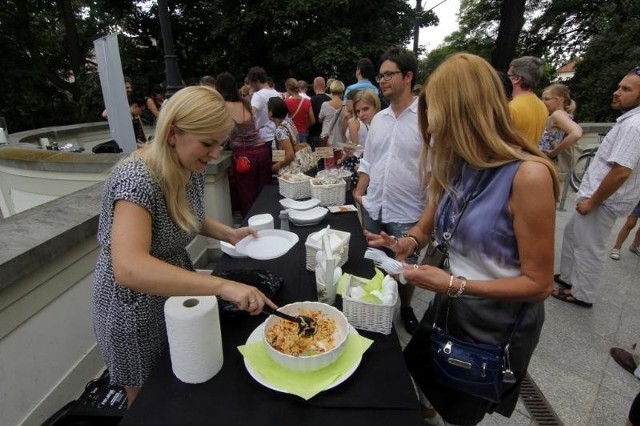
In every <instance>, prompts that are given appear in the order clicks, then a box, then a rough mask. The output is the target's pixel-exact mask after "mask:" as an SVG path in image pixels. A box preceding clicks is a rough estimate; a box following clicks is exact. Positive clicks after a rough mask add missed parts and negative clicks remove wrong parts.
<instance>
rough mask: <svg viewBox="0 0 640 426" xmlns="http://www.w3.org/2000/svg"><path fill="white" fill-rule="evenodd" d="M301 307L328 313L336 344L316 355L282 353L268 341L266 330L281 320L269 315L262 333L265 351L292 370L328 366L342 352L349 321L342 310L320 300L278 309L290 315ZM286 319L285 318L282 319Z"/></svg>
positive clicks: (310, 369) (297, 312)
mask: <svg viewBox="0 0 640 426" xmlns="http://www.w3.org/2000/svg"><path fill="white" fill-rule="evenodd" d="M301 309H305V310H311V311H321V312H322V313H324V314H325V315H329V316H330V317H331V318H333V319H335V321H336V336H335V341H336V346H335V347H334V348H333V349H331V350H330V351H327V352H324V353H321V354H317V355H309V356H292V355H287V354H284V353H282V352H280V351H278V350H277V349H275V348H274V347H273V346H271V344H270V343H269V342H268V339H267V332H268V330H269V329H270V328H271V327H272V326H273V325H274V324H275V323H276V322H278V321H281V318H279V317H277V316H275V315H271V316H270V317H269V319H267V321H266V323H265V327H264V335H263V342H264V345H265V347H266V349H267V353H268V354H269V356H271V358H272V359H273V360H274V361H275V362H277V363H278V364H279V365H281V366H283V367H284V368H287V369H290V370H294V371H303V372H304V371H315V370H319V369H321V368H324V367H326V366H328V365H329V364H331V363H333V362H334V361H336V360H337V359H338V358H339V357H340V355H342V353H343V352H344V349H345V347H346V342H347V337H348V336H349V322H348V321H347V317H345V316H344V314H343V313H342V312H340V311H339V310H337V309H336V308H334V307H333V306H330V305H327V304H326V303H320V302H295V303H290V304H288V305H285V306H282V307H280V308H279V309H278V310H279V311H282V312H285V313H287V314H290V315H298V314H299V312H300V310H301ZM282 321H286V320H282Z"/></svg>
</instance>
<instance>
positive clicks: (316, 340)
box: [267, 309, 337, 356]
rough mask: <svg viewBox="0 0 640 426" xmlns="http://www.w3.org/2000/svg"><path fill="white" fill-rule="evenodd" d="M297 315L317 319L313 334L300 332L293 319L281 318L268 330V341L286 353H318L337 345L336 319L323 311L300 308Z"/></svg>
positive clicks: (295, 354) (304, 354)
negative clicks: (307, 334) (308, 334)
mask: <svg viewBox="0 0 640 426" xmlns="http://www.w3.org/2000/svg"><path fill="white" fill-rule="evenodd" d="M297 315H306V316H308V317H311V318H313V320H314V321H315V326H316V332H315V334H313V335H311V336H306V335H305V334H304V333H302V334H300V332H299V331H300V327H299V325H298V324H296V323H294V322H293V321H288V320H285V319H280V320H279V321H276V322H275V324H273V325H272V326H271V327H269V329H268V330H267V341H268V342H269V344H270V345H271V346H273V348H274V349H276V350H278V351H280V352H282V353H283V354H286V355H292V356H300V355H302V356H309V355H317V354H321V353H324V352H327V351H330V350H331V349H333V348H335V347H336V339H335V337H336V336H335V334H336V327H337V326H336V320H334V319H333V318H331V317H330V316H328V315H326V314H324V313H322V312H321V311H317V310H316V311H312V310H308V309H300V310H299V311H298V313H297Z"/></svg>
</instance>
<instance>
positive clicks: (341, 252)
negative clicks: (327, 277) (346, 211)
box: [304, 228, 351, 272]
mask: <svg viewBox="0 0 640 426" xmlns="http://www.w3.org/2000/svg"><path fill="white" fill-rule="evenodd" d="M325 232H327V233H328V237H329V240H330V241H334V242H335V241H338V243H337V244H331V248H330V249H331V252H332V254H333V257H337V258H338V261H337V262H336V265H335V266H336V267H338V266H340V267H342V266H343V265H344V264H345V263H347V261H348V260H349V240H350V239H351V234H350V233H349V232H343V231H338V230H337V229H330V228H329V229H327V228H325V229H322V230H320V231H318V232H313V233H311V234H309V236H308V237H307V241H305V243H304V246H305V250H306V267H307V271H312V272H313V271H315V269H316V264H317V260H316V254H317V253H318V251H323V250H324V249H323V244H322V235H323V234H324V233H325ZM321 233H322V234H321Z"/></svg>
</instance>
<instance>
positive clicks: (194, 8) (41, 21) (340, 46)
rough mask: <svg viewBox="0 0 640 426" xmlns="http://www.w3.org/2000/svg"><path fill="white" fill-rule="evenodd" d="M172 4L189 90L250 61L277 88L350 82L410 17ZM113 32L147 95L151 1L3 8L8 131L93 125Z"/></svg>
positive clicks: (390, 9)
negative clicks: (101, 56) (100, 59)
mask: <svg viewBox="0 0 640 426" xmlns="http://www.w3.org/2000/svg"><path fill="white" fill-rule="evenodd" d="M170 4H171V10H170V13H171V21H172V28H173V35H174V41H175V43H174V45H175V49H176V55H177V56H178V62H179V66H180V69H181V72H182V76H183V78H184V80H185V81H186V83H187V84H193V83H195V82H197V81H198V80H199V79H200V77H201V76H203V75H205V74H212V75H215V74H218V73H219V72H222V71H229V72H231V73H233V74H234V75H235V76H236V77H237V78H238V79H242V78H243V77H244V75H245V73H246V71H247V70H248V68H249V67H251V66H254V65H260V66H264V67H265V68H266V69H267V71H268V72H269V73H270V75H271V76H272V77H273V78H274V79H275V80H276V81H277V82H282V81H284V80H285V79H286V78H287V77H290V76H294V77H297V78H303V79H306V80H311V79H312V78H313V77H315V76H316V75H324V76H332V77H337V78H340V79H342V80H344V81H345V82H346V83H350V82H352V81H353V80H354V79H355V77H354V67H355V62H356V61H357V59H358V58H360V57H369V58H371V59H372V60H373V61H374V63H375V62H377V60H378V58H379V57H380V55H381V54H382V53H383V52H384V50H386V48H388V47H389V46H391V45H406V44H407V43H408V42H409V40H410V38H411V35H412V27H413V24H414V18H415V16H414V15H415V14H414V11H413V10H412V9H411V7H410V6H409V4H408V3H407V2H406V1H404V0H373V1H371V0H324V1H322V2H321V4H320V3H318V2H316V1H312V0H211V1H206V2H204V1H200V0H177V1H172V2H170ZM425 21H426V22H425V23H424V24H425V25H426V24H429V23H431V22H432V21H428V20H427V19H426V18H425ZM363 23H364V24H363ZM110 33H118V34H119V37H118V41H119V45H120V56H121V61H122V67H123V72H124V74H125V75H126V76H129V77H131V78H132V79H133V82H134V86H135V87H134V90H137V91H141V92H143V93H144V92H147V91H148V90H149V89H150V88H151V86H152V85H154V84H158V83H162V82H163V81H164V80H165V78H164V54H163V50H162V37H161V32H160V27H159V20H158V14H157V6H156V4H155V3H154V4H151V5H150V3H149V2H147V1H142V0H138V1H130V0H85V1H81V0H56V1H54V2H52V1H45V0H5V1H3V2H0V48H2V52H3V72H2V73H1V74H0V90H1V91H2V94H3V96H2V97H1V98H0V115H2V116H5V117H7V120H8V122H9V124H10V130H11V131H12V132H15V131H19V130H24V129H27V128H34V127H43V126H47V125H61V124H69V123H76V122H82V121H95V120H96V119H98V117H99V115H98V113H99V111H100V110H101V109H102V96H101V93H100V84H99V80H98V75H97V70H96V64H95V62H94V59H93V56H92V49H93V41H94V40H95V39H97V38H98V37H100V36H102V35H106V34H110ZM26 82H28V84H25V83H26ZM145 94H146V93H145Z"/></svg>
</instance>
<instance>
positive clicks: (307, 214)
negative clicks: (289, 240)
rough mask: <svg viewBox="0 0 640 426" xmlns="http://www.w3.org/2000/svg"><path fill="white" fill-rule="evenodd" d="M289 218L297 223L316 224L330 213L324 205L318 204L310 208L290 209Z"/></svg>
mask: <svg viewBox="0 0 640 426" xmlns="http://www.w3.org/2000/svg"><path fill="white" fill-rule="evenodd" d="M287 212H288V213H289V220H290V221H291V222H293V223H294V224H296V225H314V224H316V223H319V222H321V221H322V219H324V217H325V216H326V215H327V213H329V210H327V209H326V208H324V207H320V206H316V207H314V208H312V209H309V210H293V209H288V210H287Z"/></svg>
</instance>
